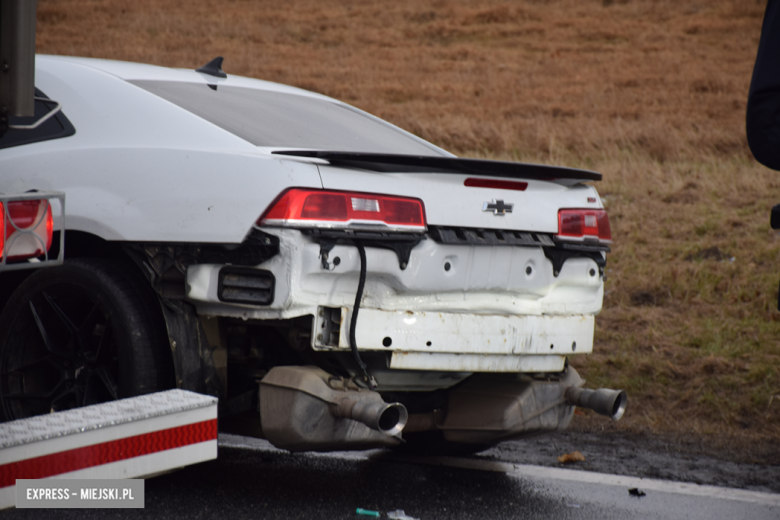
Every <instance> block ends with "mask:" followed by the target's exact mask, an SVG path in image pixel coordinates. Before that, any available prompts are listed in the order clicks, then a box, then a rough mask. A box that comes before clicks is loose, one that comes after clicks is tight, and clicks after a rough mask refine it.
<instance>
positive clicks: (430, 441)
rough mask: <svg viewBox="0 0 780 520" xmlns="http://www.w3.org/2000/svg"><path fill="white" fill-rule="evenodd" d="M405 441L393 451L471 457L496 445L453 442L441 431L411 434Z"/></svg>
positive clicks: (404, 435)
mask: <svg viewBox="0 0 780 520" xmlns="http://www.w3.org/2000/svg"><path fill="white" fill-rule="evenodd" d="M403 438H404V441H406V442H403V443H401V444H399V445H398V446H395V447H394V448H393V449H394V450H395V451H397V452H399V453H405V454H409V455H471V454H473V453H479V452H480V451H485V450H487V449H490V448H492V447H493V446H495V444H469V443H462V442H452V441H448V440H446V439H445V438H444V434H443V433H442V432H440V431H430V432H409V433H404V434H403Z"/></svg>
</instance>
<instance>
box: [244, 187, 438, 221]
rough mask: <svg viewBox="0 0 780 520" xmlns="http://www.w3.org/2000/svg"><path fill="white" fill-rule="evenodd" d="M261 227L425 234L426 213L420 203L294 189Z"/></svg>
mask: <svg viewBox="0 0 780 520" xmlns="http://www.w3.org/2000/svg"><path fill="white" fill-rule="evenodd" d="M258 223H259V224H262V225H267V226H293V227H335V228H345V227H349V228H360V227H361V226H364V227H368V228H372V229H376V227H377V226H383V227H384V228H389V229H390V230H396V231H424V230H425V209H424V207H423V203H422V201H421V200H418V199H410V198H402V197H392V196H387V195H376V194H373V193H353V192H345V191H323V190H305V189H298V188H294V189H291V190H288V191H286V192H284V193H283V194H282V195H281V196H280V197H279V198H278V199H277V200H276V202H275V203H274V204H273V205H272V206H271V208H270V209H268V211H266V212H265V214H264V215H263V216H262V217H260V220H259V221H258Z"/></svg>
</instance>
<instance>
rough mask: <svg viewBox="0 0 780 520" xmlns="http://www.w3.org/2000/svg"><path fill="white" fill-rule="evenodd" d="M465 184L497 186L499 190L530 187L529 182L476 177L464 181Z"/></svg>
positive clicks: (519, 189) (486, 186) (487, 186)
mask: <svg viewBox="0 0 780 520" xmlns="http://www.w3.org/2000/svg"><path fill="white" fill-rule="evenodd" d="M463 185H464V186H470V187H472V188H495V189H499V190H515V191H525V189H526V188H527V187H528V183H527V182H518V181H498V180H495V179H475V178H474V177H469V178H468V179H466V180H465V181H463Z"/></svg>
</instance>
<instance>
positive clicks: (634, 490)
mask: <svg viewBox="0 0 780 520" xmlns="http://www.w3.org/2000/svg"><path fill="white" fill-rule="evenodd" d="M628 494H629V495H631V496H635V497H644V496H647V493H645V492H644V491H642V490H641V489H639V488H631V489H629V490H628Z"/></svg>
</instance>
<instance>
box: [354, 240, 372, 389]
mask: <svg viewBox="0 0 780 520" xmlns="http://www.w3.org/2000/svg"><path fill="white" fill-rule="evenodd" d="M355 246H356V247H357V250H358V253H359V254H360V279H359V280H358V288H357V294H356V295H355V305H354V306H353V307H352V319H351V320H350V322H349V346H350V348H351V349H352V357H354V358H355V362H356V363H357V364H358V366H359V367H360V369H361V370H362V371H363V376H364V377H365V379H366V383H368V386H369V388H371V389H372V390H373V389H374V387H375V386H376V382H374V380H373V378H372V377H371V376H369V375H368V367H367V366H366V364H365V363H363V360H362V359H360V353H359V352H358V348H357V340H355V327H356V326H357V318H358V311H360V300H362V299H363V289H364V288H365V285H366V248H365V247H363V244H361V243H360V242H357V241H356V242H355Z"/></svg>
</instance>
